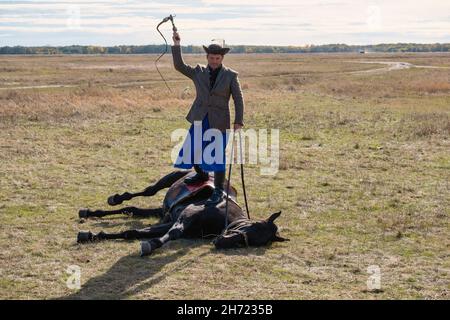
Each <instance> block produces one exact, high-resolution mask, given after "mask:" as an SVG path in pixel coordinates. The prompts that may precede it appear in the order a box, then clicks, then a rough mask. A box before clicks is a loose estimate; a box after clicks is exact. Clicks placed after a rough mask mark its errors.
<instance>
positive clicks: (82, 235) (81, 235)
mask: <svg viewBox="0 0 450 320" xmlns="http://www.w3.org/2000/svg"><path fill="white" fill-rule="evenodd" d="M92 239H93V234H92V232H90V231H80V232H78V236H77V242H78V243H86V242H90V241H92Z"/></svg>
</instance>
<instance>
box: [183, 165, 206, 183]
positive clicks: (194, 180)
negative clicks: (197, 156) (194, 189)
mask: <svg viewBox="0 0 450 320" xmlns="http://www.w3.org/2000/svg"><path fill="white" fill-rule="evenodd" d="M194 169H195V172H197V174H196V175H195V176H192V177H188V178H186V179H184V183H186V184H196V183H199V182H202V181H207V180H208V179H209V175H208V173H207V172H205V171H203V170H202V169H201V168H200V166H199V165H197V164H194Z"/></svg>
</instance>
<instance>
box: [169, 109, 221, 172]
mask: <svg viewBox="0 0 450 320" xmlns="http://www.w3.org/2000/svg"><path fill="white" fill-rule="evenodd" d="M199 127H200V126H197V130H195V125H194V124H192V125H191V127H190V128H189V133H188V135H187V136H186V139H185V140H184V143H183V146H182V148H181V149H180V151H179V153H178V157H177V160H176V161H175V164H174V167H175V168H180V169H191V168H192V167H193V166H194V164H197V165H199V166H200V168H201V169H202V170H204V171H214V172H216V171H225V168H226V165H225V160H226V153H225V149H226V146H227V143H228V136H229V134H228V133H227V132H221V141H216V136H214V135H212V136H211V137H210V138H209V137H208V139H205V138H206V137H204V134H205V132H206V130H208V129H210V126H209V121H208V115H206V116H205V117H204V118H203V120H202V125H201V131H200V130H199V129H200V128H199ZM196 139H197V140H198V141H199V142H200V143H197V144H195V143H194V141H195V140H196ZM209 139H210V141H205V140H209ZM219 140H220V139H219ZM205 149H206V152H205ZM185 154H186V156H185ZM196 155H197V157H196Z"/></svg>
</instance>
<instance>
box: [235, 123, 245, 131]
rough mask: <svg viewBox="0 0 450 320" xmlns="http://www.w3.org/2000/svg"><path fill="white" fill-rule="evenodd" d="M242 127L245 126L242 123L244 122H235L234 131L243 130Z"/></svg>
mask: <svg viewBox="0 0 450 320" xmlns="http://www.w3.org/2000/svg"><path fill="white" fill-rule="evenodd" d="M242 127H243V125H242V124H240V123H235V124H234V131H238V130H241V129H242Z"/></svg>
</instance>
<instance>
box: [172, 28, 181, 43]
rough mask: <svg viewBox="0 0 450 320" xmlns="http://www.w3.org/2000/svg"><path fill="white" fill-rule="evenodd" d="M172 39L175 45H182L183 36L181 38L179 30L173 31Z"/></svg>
mask: <svg viewBox="0 0 450 320" xmlns="http://www.w3.org/2000/svg"><path fill="white" fill-rule="evenodd" d="M172 40H173V44H174V45H175V46H179V45H180V40H181V38H180V35H179V34H178V32H176V31H175V32H174V33H173V36H172Z"/></svg>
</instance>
